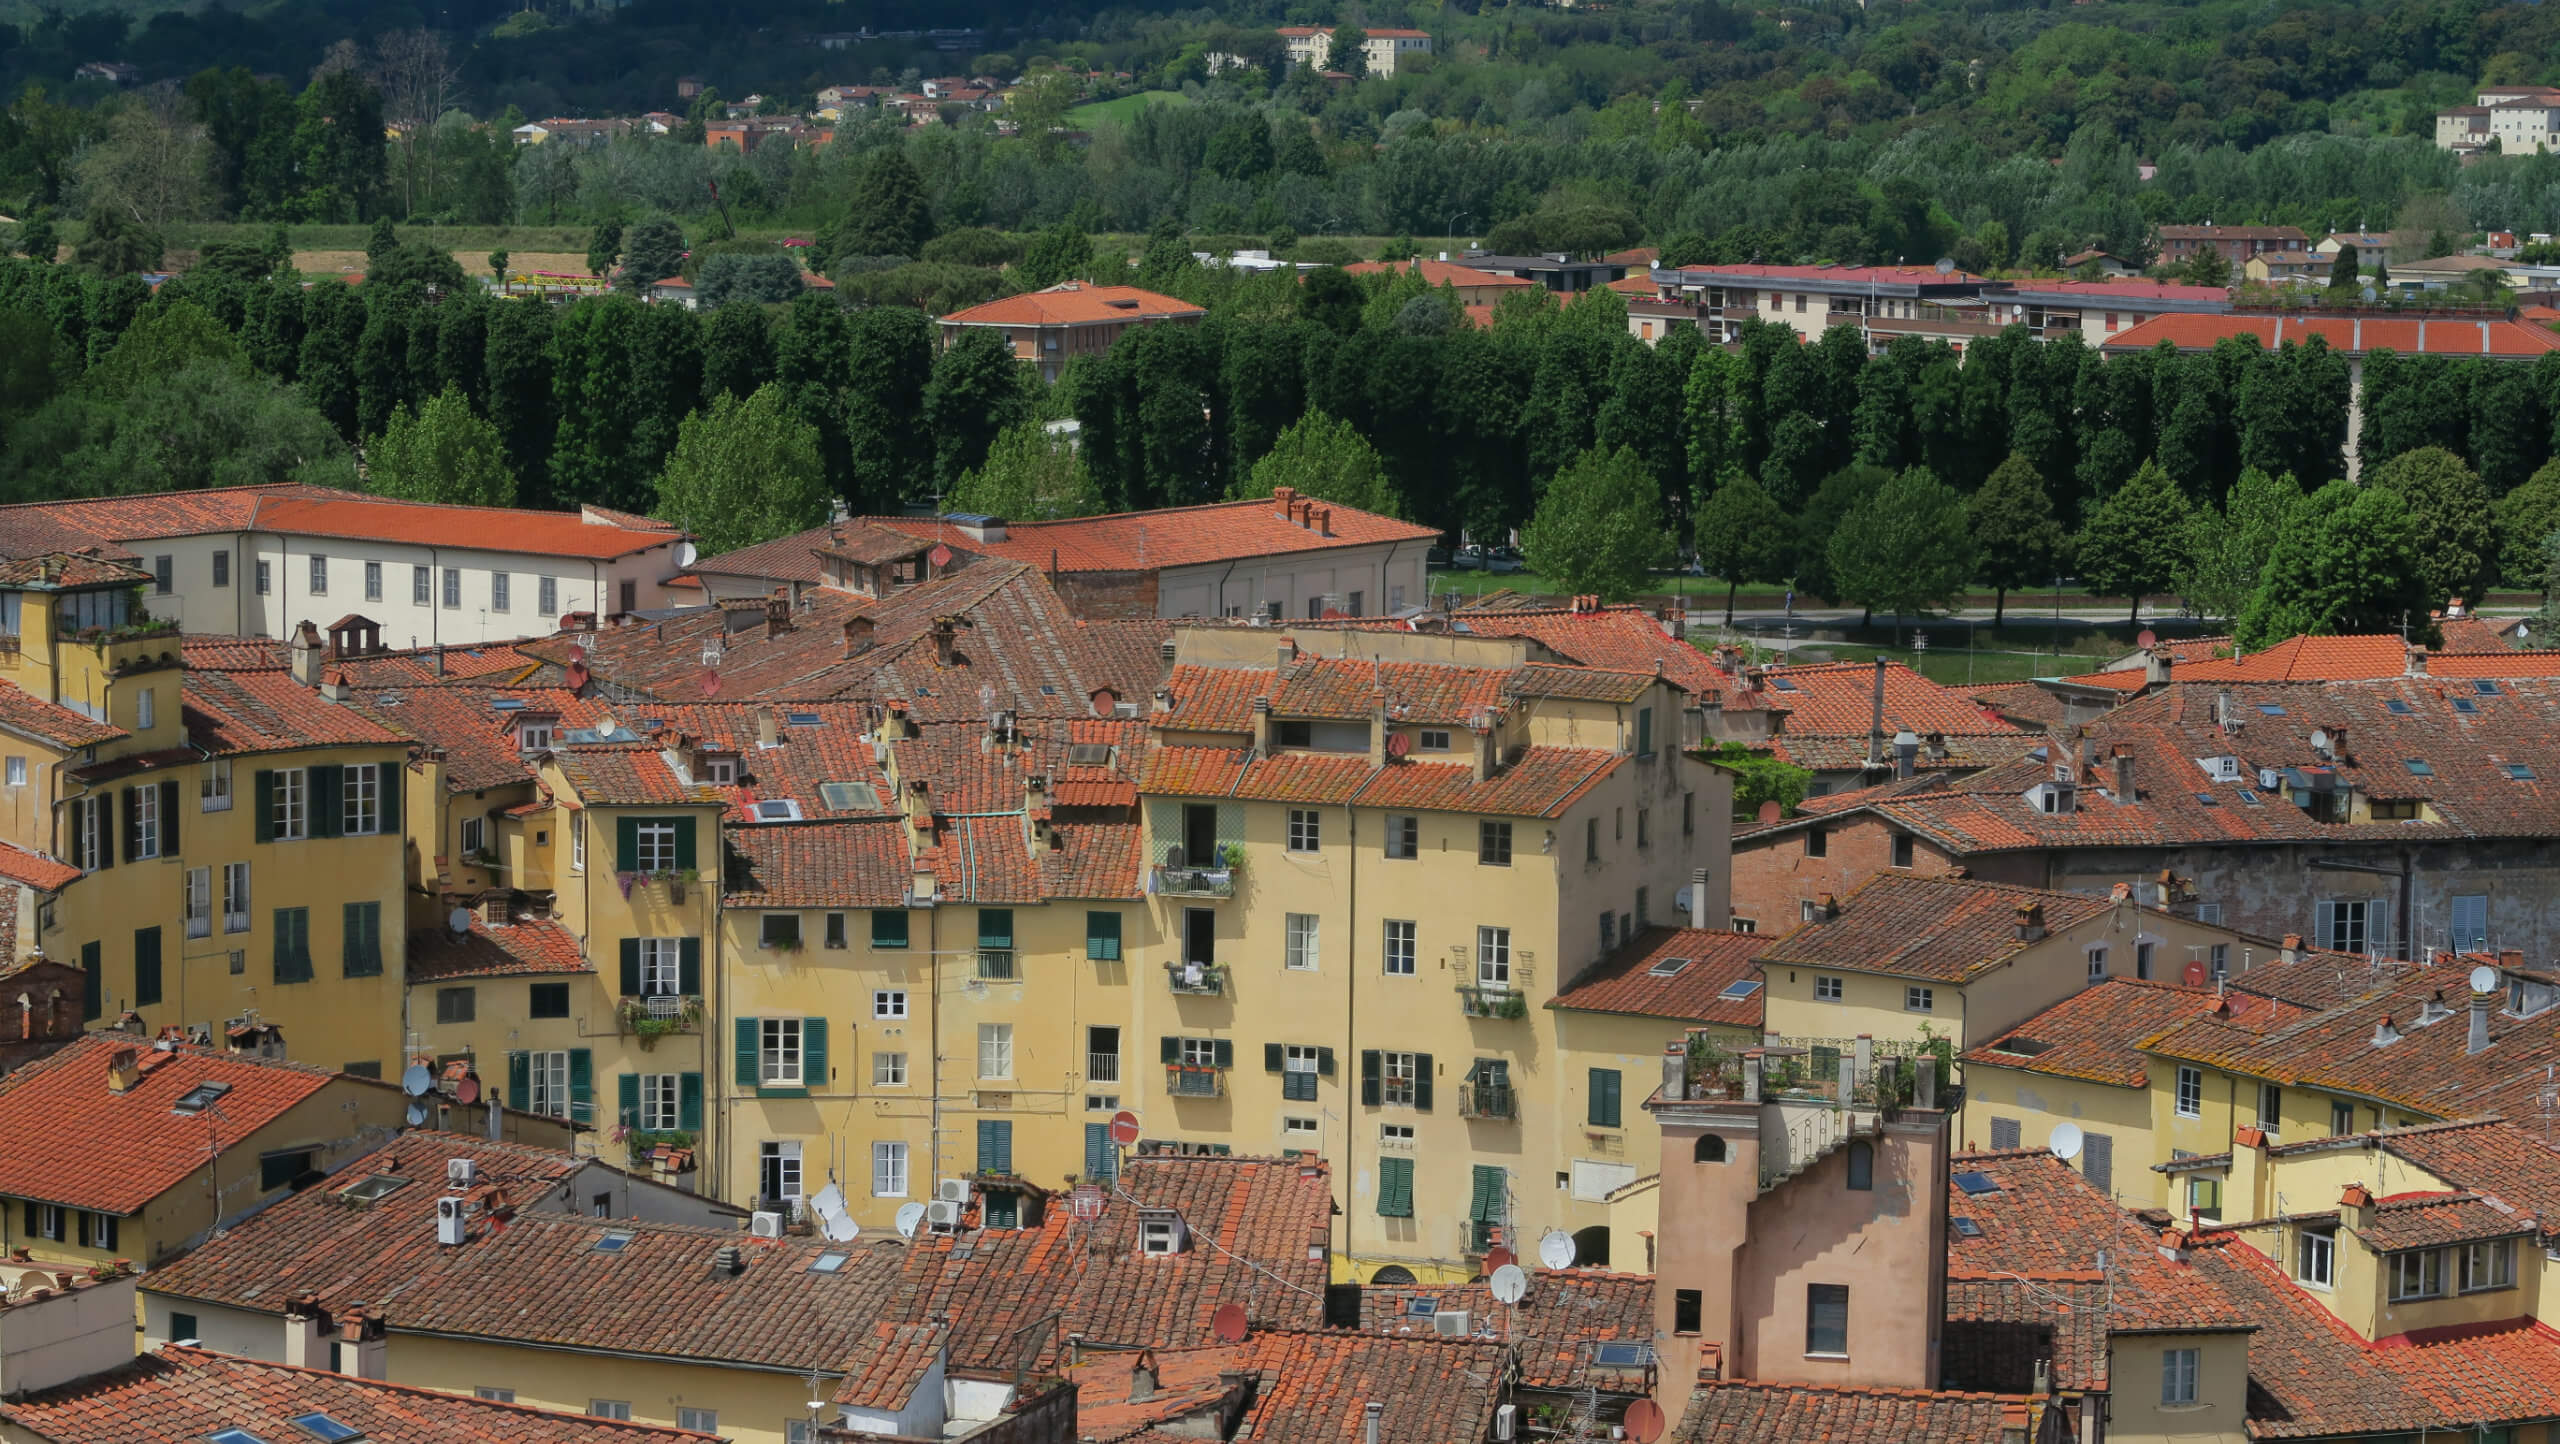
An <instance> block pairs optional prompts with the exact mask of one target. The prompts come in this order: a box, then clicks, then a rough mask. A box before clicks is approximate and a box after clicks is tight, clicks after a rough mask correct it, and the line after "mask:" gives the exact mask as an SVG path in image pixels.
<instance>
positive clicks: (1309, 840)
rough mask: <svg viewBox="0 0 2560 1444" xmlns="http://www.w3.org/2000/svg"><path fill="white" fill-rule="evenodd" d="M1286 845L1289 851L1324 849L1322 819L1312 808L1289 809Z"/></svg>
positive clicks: (1300, 851)
mask: <svg viewBox="0 0 2560 1444" xmlns="http://www.w3.org/2000/svg"><path fill="white" fill-rule="evenodd" d="M1288 847H1289V851H1291V852H1299V853H1311V852H1321V851H1323V850H1324V819H1323V817H1322V816H1320V815H1319V814H1318V813H1317V812H1316V810H1315V809H1314V808H1312V807H1292V808H1290V809H1289V832H1288Z"/></svg>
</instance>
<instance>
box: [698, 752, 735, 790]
mask: <svg viewBox="0 0 2560 1444" xmlns="http://www.w3.org/2000/svg"><path fill="white" fill-rule="evenodd" d="M702 780H703V781H705V782H708V783H710V784H711V785H712V786H714V787H728V786H730V785H732V784H734V783H735V782H736V781H737V780H738V759H737V758H735V757H705V758H703V759H702Z"/></svg>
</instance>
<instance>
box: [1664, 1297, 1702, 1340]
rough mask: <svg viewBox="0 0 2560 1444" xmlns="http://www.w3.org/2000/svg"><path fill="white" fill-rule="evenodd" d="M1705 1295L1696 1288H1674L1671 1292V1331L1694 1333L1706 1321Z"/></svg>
mask: <svg viewBox="0 0 2560 1444" xmlns="http://www.w3.org/2000/svg"><path fill="white" fill-rule="evenodd" d="M1705 1315H1706V1308H1705V1296H1704V1295H1703V1294H1701V1293H1700V1292H1699V1291H1698V1290H1696V1289H1674V1290H1672V1293H1671V1332H1673V1333H1675V1334H1694V1333H1697V1332H1699V1330H1700V1328H1701V1327H1702V1326H1703V1324H1704V1322H1705Z"/></svg>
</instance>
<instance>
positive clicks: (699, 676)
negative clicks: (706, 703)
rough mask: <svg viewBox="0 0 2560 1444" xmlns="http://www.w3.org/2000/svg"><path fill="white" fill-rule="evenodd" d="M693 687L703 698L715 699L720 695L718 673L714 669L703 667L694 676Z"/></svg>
mask: <svg viewBox="0 0 2560 1444" xmlns="http://www.w3.org/2000/svg"><path fill="white" fill-rule="evenodd" d="M693 685H694V686H695V687H696V688H697V689H699V690H700V691H701V693H702V695H703V696H705V697H717V696H719V695H720V673H719V672H718V671H717V670H716V669H714V668H711V667H705V668H703V669H702V670H701V671H700V672H699V673H696V674H695V676H694V679H693Z"/></svg>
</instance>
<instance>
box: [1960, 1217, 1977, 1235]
mask: <svg viewBox="0 0 2560 1444" xmlns="http://www.w3.org/2000/svg"><path fill="white" fill-rule="evenodd" d="M1954 1222H1955V1226H1956V1233H1957V1234H1958V1235H1959V1236H1961V1237H1964V1238H1980V1237H1982V1225H1981V1224H1978V1223H1975V1222H1974V1221H1973V1220H1972V1219H1969V1218H1964V1217H1958V1218H1956V1219H1955V1220H1954Z"/></svg>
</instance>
